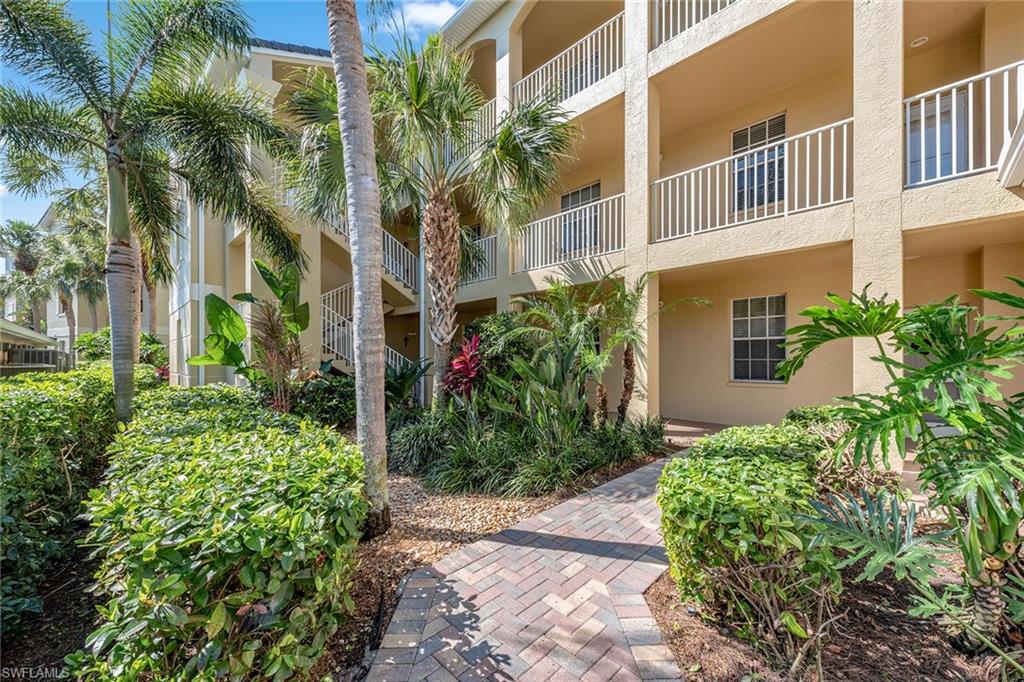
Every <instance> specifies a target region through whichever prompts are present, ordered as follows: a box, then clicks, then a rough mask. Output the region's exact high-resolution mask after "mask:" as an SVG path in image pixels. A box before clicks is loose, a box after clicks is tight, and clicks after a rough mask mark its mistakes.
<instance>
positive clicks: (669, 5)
mask: <svg viewBox="0 0 1024 682" xmlns="http://www.w3.org/2000/svg"><path fill="white" fill-rule="evenodd" d="M735 2H738V0H654V2H653V3H652V5H651V14H650V21H651V25H650V40H651V45H650V49H652V50H653V49H654V48H656V47H658V46H659V45H662V44H663V43H666V42H668V41H669V40H671V39H672V38H675V37H676V36H677V35H679V34H680V33H682V32H683V31H686V30H687V29H690V28H693V27H694V26H696V25H697V24H699V23H700V22H702V21H704V20H705V19H708V18H710V17H712V16H714V15H715V14H718V13H719V12H721V11H722V10H723V9H725V8H726V7H728V6H729V5H732V4H733V3H735Z"/></svg>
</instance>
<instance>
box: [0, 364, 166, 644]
mask: <svg viewBox="0 0 1024 682" xmlns="http://www.w3.org/2000/svg"><path fill="white" fill-rule="evenodd" d="M135 377H136V380H137V382H138V383H139V384H140V385H139V386H137V387H136V388H137V390H141V389H144V388H149V387H151V386H153V385H155V384H157V383H159V381H158V380H157V379H156V376H155V374H154V372H153V369H152V368H151V367H147V368H142V367H140V368H139V369H138V371H137V372H136V374H135ZM113 391H114V389H113V380H112V376H111V372H110V366H109V365H106V366H103V365H100V364H94V365H89V366H85V367H83V368H82V369H77V370H74V371H72V372H66V373H63V374H48V373H27V374H18V375H16V376H13V377H9V378H6V379H0V424H2V425H3V426H2V430H3V434H4V435H3V438H2V439H0V460H2V461H3V468H2V479H0V491H2V493H0V507H2V508H3V515H2V516H0V531H2V532H0V562H2V567H0V575H2V576H3V580H2V583H0V585H2V587H0V590H2V602H0V611H2V613H3V621H2V625H3V630H4V631H5V632H8V631H10V630H13V629H14V628H16V627H17V625H18V623H19V621H20V620H21V614H22V613H23V612H25V611H39V610H41V608H42V602H41V600H40V598H39V595H38V594H37V593H36V588H37V586H38V585H39V584H40V582H42V579H43V578H44V577H45V576H46V572H47V569H48V568H49V566H50V564H51V562H52V560H53V559H55V558H57V557H59V556H61V555H63V554H64V553H65V552H66V550H67V548H68V546H69V544H70V539H71V538H70V535H71V533H70V529H71V526H72V521H73V519H74V518H75V517H76V516H77V515H78V514H79V512H80V511H81V509H80V506H79V505H80V502H81V500H82V498H83V497H84V496H85V491H86V490H87V489H88V488H89V486H90V484H91V483H92V482H93V481H94V480H95V479H96V477H97V476H98V475H99V473H100V471H101V468H102V464H103V457H102V454H103V448H104V447H105V446H106V444H107V443H108V442H109V441H110V439H111V437H112V436H113V431H114V392H113Z"/></svg>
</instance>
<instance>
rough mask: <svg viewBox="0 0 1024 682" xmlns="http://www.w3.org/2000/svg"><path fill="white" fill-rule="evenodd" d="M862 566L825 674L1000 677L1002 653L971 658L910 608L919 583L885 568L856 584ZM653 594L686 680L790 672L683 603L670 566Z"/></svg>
mask: <svg viewBox="0 0 1024 682" xmlns="http://www.w3.org/2000/svg"><path fill="white" fill-rule="evenodd" d="M858 573H859V571H858V570H857V568H856V567H851V569H848V570H847V571H846V573H845V574H844V576H843V577H844V581H843V583H844V586H845V588H844V591H843V594H842V596H841V598H840V603H839V610H840V611H842V610H848V612H847V615H846V618H845V619H843V620H842V621H840V622H839V623H838V624H837V627H836V629H835V631H834V632H833V633H832V636H831V638H830V641H829V642H828V643H827V644H826V645H825V648H824V650H823V652H822V668H823V670H824V672H825V679H827V680H843V681H844V682H878V681H879V680H894V681H895V680H898V681H899V682H935V681H937V680H977V681H989V680H992V681H994V680H997V679H998V669H999V665H998V660H997V659H995V658H994V657H977V658H968V657H965V656H964V655H963V654H962V653H961V652H960V651H958V650H957V649H955V648H954V647H953V646H952V645H951V643H950V638H949V634H948V633H947V632H946V631H944V630H943V628H942V627H941V626H940V625H939V624H938V623H937V622H936V621H935V620H933V619H932V620H921V619H917V618H911V617H910V616H908V615H907V607H908V605H909V603H910V602H909V596H910V594H911V593H912V588H910V587H909V586H908V585H906V584H905V583H902V582H900V581H898V580H896V579H895V578H894V577H893V576H892V574H891V573H886V572H883V573H882V574H881V575H879V576H878V579H877V580H876V581H874V582H863V583H856V582H854V578H855V577H856V576H857V575H858ZM940 580H941V581H943V582H945V581H950V580H956V576H955V573H953V572H952V571H948V572H947V573H946V574H944V575H942V576H941V577H940ZM646 596H647V604H648V606H649V607H650V609H651V611H652V612H653V613H654V617H655V619H656V620H657V621H658V624H659V625H660V626H661V631H662V633H663V634H664V637H665V640H666V643H667V645H668V646H669V648H670V649H672V652H673V653H674V654H675V656H676V660H677V662H678V664H679V667H680V669H681V670H682V671H683V673H684V674H685V675H686V679H687V682H725V681H726V680H728V681H730V682H732V681H734V680H750V681H751V682H753V681H754V680H764V681H765V682H776V681H781V680H783V679H784V678H783V676H781V675H779V674H777V673H775V672H773V671H772V670H771V668H770V667H769V665H768V664H767V663H766V661H765V660H764V658H762V657H761V656H760V655H759V654H758V653H757V652H756V651H755V650H754V649H753V648H752V647H751V646H750V645H749V644H748V643H746V642H744V641H742V640H739V639H737V638H736V637H734V636H733V635H732V634H731V633H730V632H729V631H728V630H727V629H724V628H720V627H717V626H716V625H715V624H713V623H709V622H707V621H705V620H704V619H702V618H701V616H700V614H699V613H698V610H697V609H696V608H695V607H694V605H691V604H684V603H682V602H681V601H680V597H679V592H678V590H677V589H676V585H675V583H674V582H673V581H672V578H671V577H670V576H669V575H668V573H666V574H665V575H663V576H662V577H661V578H660V579H659V580H658V581H657V582H656V583H655V584H654V585H652V586H651V588H650V590H648V592H647V595H646Z"/></svg>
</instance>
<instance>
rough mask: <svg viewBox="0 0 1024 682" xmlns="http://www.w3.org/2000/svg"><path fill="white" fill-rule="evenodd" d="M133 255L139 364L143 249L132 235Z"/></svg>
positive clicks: (134, 322) (134, 359) (134, 353)
mask: <svg viewBox="0 0 1024 682" xmlns="http://www.w3.org/2000/svg"><path fill="white" fill-rule="evenodd" d="M132 255H133V256H134V258H135V280H134V281H133V282H132V284H133V285H134V288H133V291H132V298H133V299H134V300H135V305H134V306H132V362H134V363H136V364H138V362H139V349H140V347H141V346H142V249H141V248H139V240H138V239H136V238H135V237H134V236H133V237H132Z"/></svg>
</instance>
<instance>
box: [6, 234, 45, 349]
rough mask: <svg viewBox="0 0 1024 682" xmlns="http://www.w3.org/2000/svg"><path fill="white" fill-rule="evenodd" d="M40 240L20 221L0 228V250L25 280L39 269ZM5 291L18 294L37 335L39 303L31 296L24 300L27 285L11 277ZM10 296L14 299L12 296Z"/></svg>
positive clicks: (39, 235) (40, 318)
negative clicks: (8, 257)
mask: <svg viewBox="0 0 1024 682" xmlns="http://www.w3.org/2000/svg"><path fill="white" fill-rule="evenodd" d="M42 239H43V237H42V232H41V231H40V230H39V228H38V227H36V226H35V225H33V224H32V223H29V222H26V221H24V220H8V221H7V222H6V223H4V225H3V226H2V227H0V251H2V252H5V253H7V254H9V255H10V256H11V258H12V259H13V260H14V270H15V271H16V272H19V273H21V274H22V275H24V276H25V277H32V275H33V274H35V271H36V269H37V268H38V267H39V256H40V252H41V249H42ZM15 280H18V282H20V284H19V283H16V282H15ZM6 288H7V289H8V290H9V291H11V292H20V302H21V303H22V305H23V306H24V308H25V310H27V311H28V314H29V315H28V317H29V319H30V320H31V327H32V328H33V329H35V330H36V331H37V332H41V331H43V329H42V321H43V315H42V311H41V310H40V308H41V306H40V301H39V300H36V298H35V297H33V296H29V297H28V298H26V296H27V295H28V293H29V287H28V283H26V282H21V280H20V279H19V278H11V281H9V282H8V283H7V286H6ZM11 295H14V296H15V297H16V298H18V295H17V294H16V293H12V294H11ZM43 302H44V303H45V301H43Z"/></svg>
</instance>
